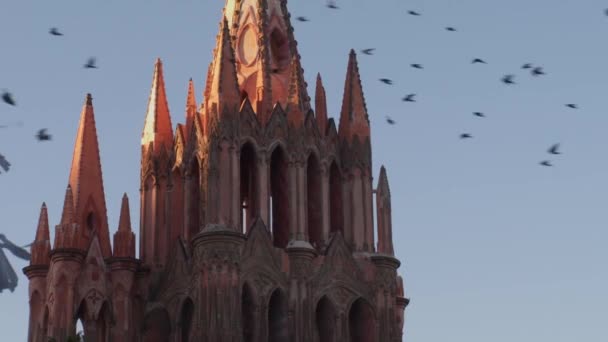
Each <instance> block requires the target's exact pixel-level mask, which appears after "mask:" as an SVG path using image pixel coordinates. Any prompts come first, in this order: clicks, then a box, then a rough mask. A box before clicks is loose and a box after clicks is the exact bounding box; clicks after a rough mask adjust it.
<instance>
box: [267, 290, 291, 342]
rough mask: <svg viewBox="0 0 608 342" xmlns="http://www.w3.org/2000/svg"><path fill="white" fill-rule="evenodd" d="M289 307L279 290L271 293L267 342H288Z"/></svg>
mask: <svg viewBox="0 0 608 342" xmlns="http://www.w3.org/2000/svg"><path fill="white" fill-rule="evenodd" d="M288 319H289V307H288V302H287V296H286V295H285V293H284V292H283V290H281V289H276V290H274V291H273V292H272V295H271V296H270V299H269V301H268V341H269V342H288V341H289V320H288Z"/></svg>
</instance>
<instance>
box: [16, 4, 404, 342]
mask: <svg viewBox="0 0 608 342" xmlns="http://www.w3.org/2000/svg"><path fill="white" fill-rule="evenodd" d="M293 31H294V30H293V27H292V26H291V23H290V14H289V12H288V11H287V1H286V0H227V1H226V5H225V8H224V11H223V18H222V20H221V21H220V25H219V33H218V35H217V40H216V46H215V49H214V51H213V56H214V58H213V61H212V62H211V64H210V65H209V69H208V72H207V79H206V83H205V85H204V89H203V97H202V100H201V104H200V105H198V104H197V100H196V96H195V94H196V93H195V86H194V82H193V81H192V80H190V81H189V83H188V91H187V94H186V96H185V97H186V105H185V120H184V123H183V124H179V123H178V124H177V126H176V127H175V129H174V127H173V125H172V122H171V114H170V111H169V104H168V103H167V96H166V93H165V84H164V69H163V63H162V61H161V60H160V59H157V61H156V63H155V64H154V71H153V78H152V89H151V92H150V97H149V101H148V106H147V111H146V115H145V119H144V126H143V133H142V138H141V170H140V184H139V188H140V226H139V255H138V256H136V255H135V243H136V241H135V235H134V234H133V232H132V230H131V220H130V213H129V203H128V199H127V197H126V195H125V196H123V198H122V202H121V212H120V219H119V223H118V224H117V230H116V233H115V234H114V239H113V245H112V246H111V245H110V235H109V223H108V222H107V215H106V206H105V205H106V204H105V198H104V191H103V181H102V173H101V163H100V159H99V149H98V142H97V131H96V128H95V119H94V114H93V103H92V98H91V96H90V95H87V97H86V100H85V105H84V107H83V111H82V114H81V118H80V125H79V128H78V133H77V139H76V145H75V149H74V158H73V162H72V168H71V172H70V177H69V184H68V186H67V189H66V193H65V201H64V204H63V214H62V217H61V222H60V223H59V225H57V226H56V228H55V238H54V243H53V245H52V246H51V243H50V233H49V224H48V219H47V207H46V205H45V204H43V206H42V209H41V213H40V220H39V224H38V229H37V232H36V240H35V242H34V244H33V245H32V261H31V265H30V266H28V267H26V268H25V269H24V272H25V274H26V275H27V276H28V278H29V279H30V287H29V294H30V325H29V341H33V342H42V341H44V342H46V341H47V338H48V337H54V338H57V340H58V341H63V340H65V338H66V337H67V336H69V335H73V334H74V333H75V326H76V322H77V320H80V321H81V322H82V325H83V327H84V332H85V335H86V338H87V341H100V342H101V341H103V342H107V341H125V342H127V341H142V342H153V341H160V342H169V341H181V342H185V341H210V342H262V341H271V342H309V341H313V342H342V341H349V342H383V341H391V342H397V341H402V331H403V323H404V312H405V307H406V306H407V304H408V303H409V300H408V299H407V298H406V297H405V294H404V287H403V280H402V278H401V277H400V276H399V275H398V274H397V269H398V267H399V266H400V262H399V261H398V260H397V259H396V258H395V256H394V249H393V240H392V221H391V195H390V188H389V182H388V176H387V171H386V169H385V168H384V167H382V168H381V170H380V175H379V177H378V182H377V184H376V185H375V188H374V184H373V182H372V179H373V174H372V156H371V128H370V123H369V118H368V112H367V107H366V104H365V99H364V94H363V88H362V85H361V79H360V75H359V68H358V64H357V57H356V54H355V52H354V51H352V50H351V52H350V54H349V56H348V63H347V67H346V81H345V84H344V95H343V100H342V110H341V112H340V118H339V123H338V126H336V123H335V122H334V119H332V118H328V110H327V101H326V97H325V89H324V86H323V82H322V78H321V76H320V75H316V89H315V101H314V103H311V99H310V97H309V95H308V84H307V83H306V81H305V77H304V69H303V68H302V61H301V59H300V55H299V53H298V48H297V42H296V40H295V38H294V34H293ZM374 201H375V203H376V211H375V212H374ZM374 216H375V217H376V220H375V222H374ZM375 236H376V237H377V239H378V241H374V240H375V238H374V237H375Z"/></svg>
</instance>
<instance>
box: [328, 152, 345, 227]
mask: <svg viewBox="0 0 608 342" xmlns="http://www.w3.org/2000/svg"><path fill="white" fill-rule="evenodd" d="M329 194H330V199H329V217H330V231H331V232H332V233H333V232H337V231H340V232H342V233H344V211H343V209H342V174H341V173H340V169H339V168H338V165H337V164H336V162H335V161H334V162H332V163H331V166H330V168H329Z"/></svg>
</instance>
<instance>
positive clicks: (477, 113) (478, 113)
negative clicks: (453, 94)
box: [473, 112, 486, 118]
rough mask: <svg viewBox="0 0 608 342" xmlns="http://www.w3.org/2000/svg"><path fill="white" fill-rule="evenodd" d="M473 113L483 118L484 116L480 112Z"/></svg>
mask: <svg viewBox="0 0 608 342" xmlns="http://www.w3.org/2000/svg"><path fill="white" fill-rule="evenodd" d="M473 115H475V116H479V117H480V118H485V117H486V116H485V115H484V114H483V113H482V112H473Z"/></svg>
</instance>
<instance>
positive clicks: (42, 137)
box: [36, 128, 52, 141]
mask: <svg viewBox="0 0 608 342" xmlns="http://www.w3.org/2000/svg"><path fill="white" fill-rule="evenodd" d="M46 131H47V129H46V128H43V129H40V130H38V133H37V134H36V139H38V141H49V140H51V138H52V136H51V135H50V134H48V133H47V132H46Z"/></svg>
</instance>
